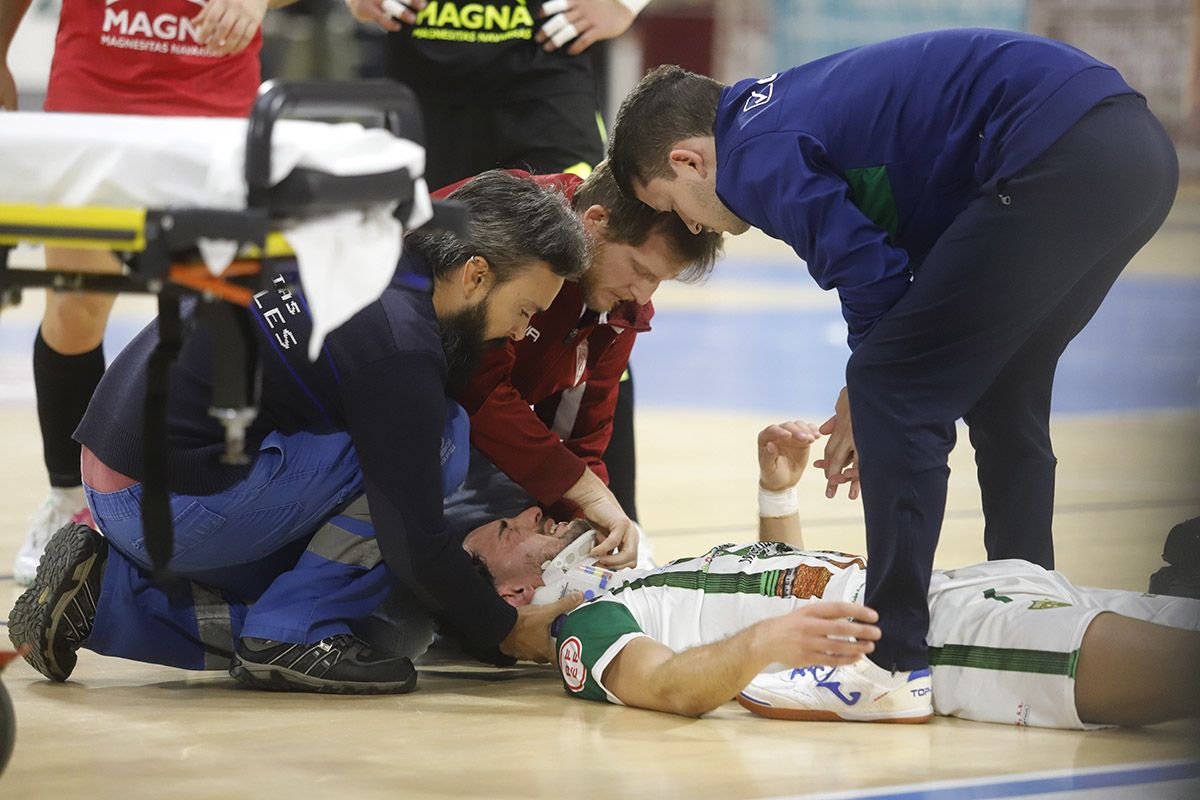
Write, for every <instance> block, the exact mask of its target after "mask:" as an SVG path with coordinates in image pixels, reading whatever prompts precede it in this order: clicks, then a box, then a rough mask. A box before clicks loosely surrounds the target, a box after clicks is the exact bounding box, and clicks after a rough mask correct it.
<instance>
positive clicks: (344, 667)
mask: <svg viewBox="0 0 1200 800" xmlns="http://www.w3.org/2000/svg"><path fill="white" fill-rule="evenodd" d="M229 674H230V675H232V676H233V677H234V678H237V680H238V681H239V682H241V683H244V684H245V685H247V686H253V687H254V688H256V689H271V690H274V691H280V692H327V693H331V694H403V693H404V692H411V691H412V690H413V689H415V688H416V687H417V671H416V670H415V669H414V668H413V664H412V661H410V660H409V659H407V658H403V657H392V658H374V657H373V653H372V652H371V648H370V647H369V646H368V645H367V643H366V642H364V641H363V640H362V639H359V638H358V637H357V636H352V635H351V634H348V633H339V634H338V635H336V636H329V637H326V638H324V639H322V640H321V641H319V642H315V643H313V644H291V643H290V642H276V641H272V640H270V639H252V638H249V637H245V638H243V639H242V640H241V642H240V644H239V646H238V653H237V658H235V659H234V662H233V666H232V667H230V669H229Z"/></svg>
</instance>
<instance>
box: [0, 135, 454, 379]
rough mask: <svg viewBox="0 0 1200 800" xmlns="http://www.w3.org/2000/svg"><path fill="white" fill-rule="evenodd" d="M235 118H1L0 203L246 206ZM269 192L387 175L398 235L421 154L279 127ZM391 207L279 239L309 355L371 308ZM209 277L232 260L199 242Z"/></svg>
mask: <svg viewBox="0 0 1200 800" xmlns="http://www.w3.org/2000/svg"><path fill="white" fill-rule="evenodd" d="M247 124H248V123H247V121H246V120H243V119H226V118H204V117H138V116H117V115H108V114H57V113H56V114H42V113H29V112H21V113H3V114H0V202H4V203H28V204H33V205H55V206H76V207H111V208H147V209H159V210H163V209H169V208H179V207H184V208H216V209H242V208H245V207H246V191H247V190H246V181H245V175H244V171H245V166H244V164H245V150H246V126H247ZM272 142H273V147H272V153H271V182H272V184H275V183H278V182H279V181H281V180H283V179H284V178H285V177H287V176H288V175H289V174H290V173H291V171H292V170H293V169H295V168H297V167H302V168H306V169H312V170H317V171H320V172H324V173H327V174H330V175H337V176H352V175H369V174H377V173H382V172H391V171H394V170H397V169H400V168H404V167H407V168H408V170H409V174H411V175H414V176H418V179H417V185H416V186H415V187H414V188H415V197H416V203H415V205H414V209H413V212H412V214H411V215H410V217H409V219H408V220H406V222H405V227H407V228H409V229H411V228H415V227H418V226H420V225H422V224H424V223H425V222H427V221H428V220H429V218H430V216H432V205H431V204H430V201H429V194H428V190H427V187H426V186H425V182H424V179H423V178H420V177H419V176H422V175H424V173H425V151H424V149H423V148H422V147H421V146H419V145H417V144H415V143H414V142H411V141H408V140H406V139H400V138H397V137H396V136H393V135H392V134H391V133H389V132H388V131H386V130H383V129H379V128H363V127H362V126H361V125H358V124H356V123H339V124H330V123H322V122H309V121H304V120H280V121H279V122H277V123H276V124H275V129H274V132H273V135H272ZM394 210H395V205H394V204H388V205H378V206H376V207H373V208H369V209H367V210H361V209H353V210H351V209H348V210H346V211H342V212H337V213H330V214H324V215H321V216H317V217H312V218H309V219H305V220H297V221H285V222H283V223H282V224H281V226H280V229H281V232H282V233H283V235H284V236H285V237H286V238H287V240H288V243H289V244H290V245H291V246H292V248H293V250H295V252H296V259H297V261H298V262H299V266H300V276H301V280H302V281H303V283H304V286H305V291H306V295H307V298H308V305H309V308H310V309H311V311H312V314H313V338H312V342H311V345H310V348H309V356H310V357H311V358H314V359H315V358H316V356H317V355H318V354H319V352H320V348H321V343H322V342H323V341H324V337H325V335H326V334H327V333H328V332H329V331H331V330H333V329H334V328H336V327H337V326H339V325H341V324H342V323H343V322H345V321H346V320H348V319H349V318H350V317H352V316H353V315H354V314H356V313H357V312H358V311H359V310H360V309H362V308H363V307H365V306H367V305H369V304H370V303H372V302H374V301H375V300H376V299H377V298H378V297H379V295H380V294H381V293H382V292H383V290H384V288H386V287H387V285H388V283H389V281H390V280H391V277H392V274H393V273H394V271H395V268H396V262H397V260H398V259H399V257H400V242H401V238H402V236H403V228H402V226H401V224H400V223H399V222H398V221H397V220H396V219H395V218H394V217H393V216H392V212H393V211H394ZM201 253H202V255H203V256H204V259H205V262H206V263H207V264H208V267H209V269H211V270H212V271H213V272H214V273H219V272H221V271H222V270H224V269H225V267H226V266H228V264H229V262H230V261H231V260H232V259H233V257H234V254H235V246H234V245H233V243H229V242H202V243H201Z"/></svg>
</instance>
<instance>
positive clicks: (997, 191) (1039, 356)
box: [609, 30, 1178, 713]
mask: <svg viewBox="0 0 1200 800" xmlns="http://www.w3.org/2000/svg"><path fill="white" fill-rule="evenodd" d="M609 161H610V163H611V164H612V167H613V172H614V174H615V176H616V178H617V180H618V183H619V184H620V185H621V187H622V190H623V191H626V192H628V193H631V194H634V195H636V196H637V197H638V198H639V199H640V200H642V201H643V202H645V203H647V204H648V205H650V206H653V207H655V208H657V209H659V210H673V211H675V212H676V213H677V214H678V215H679V216H680V217H681V218H682V219H683V221H684V222H685V223H686V224H688V225H689V227H691V228H692V230H693V231H697V232H698V231H700V230H702V229H705V228H709V229H714V230H724V231H729V232H732V233H741V232H743V231H745V230H746V229H747V228H748V227H750V226H754V227H757V228H759V229H761V230H762V231H763V232H765V233H767V234H768V235H770V236H772V237H775V238H778V239H781V240H783V241H785V242H787V243H788V244H789V245H791V246H792V248H793V249H794V250H795V251H796V253H797V255H799V256H800V257H801V258H802V259H804V260H805V262H806V263H807V265H808V269H809V272H810V273H811V274H812V276H813V278H814V279H815V280H816V281H817V283H818V284H819V285H820V286H821V287H822V288H824V289H837V291H838V296H839V298H840V300H841V303H842V310H843V316H844V317H845V319H846V322H847V325H848V327H849V344H850V347H851V349H852V350H853V351H854V353H853V355H852V356H851V358H850V360H849V362H848V364H847V368H846V382H847V389H846V390H844V391H843V392H842V396H841V397H840V398H839V400H838V403H837V405H836V414H835V416H834V417H833V418H831V419H830V420H829V421H828V422H826V423H825V425H824V426H822V432H823V433H825V434H829V435H830V439H829V442H828V444H827V446H826V449H825V457H824V459H823V460H822V461H818V462H817V465H818V466H821V467H824V469H825V472H826V476H827V478H828V480H829V486H828V489H827V492H826V493H827V495H828V496H830V497H832V496H833V495H834V494H835V493H836V491H837V486H838V485H840V484H842V483H849V484H850V496H851V497H852V498H854V497H856V496H857V494H858V483H859V480H860V479H861V483H862V492H863V502H864V512H865V516H866V522H867V545H868V555H869V557H870V561H871V571H870V573H869V574H870V578H869V580H868V584H867V594H866V597H865V600H866V603H867V604H868V605H870V606H873V607H874V608H875V609H876V610H877V611H878V612H879V613H880V627H881V628H882V629H883V638H882V640H881V641H880V642H879V643H878V646H877V647H876V649H875V651H874V652H873V653H872V655H871V656H870V659H871V661H873V662H874V664H876V665H879V666H882V667H884V668H886V669H888V670H901V671H903V674H904V675H906V676H908V675H909V673H910V672H911V671H919V670H921V669H923V668H924V667H925V666H927V665H928V664H929V660H928V656H927V654H926V650H925V645H924V637H925V633H926V630H927V628H928V608H927V604H926V590H927V588H928V583H929V575H930V570H931V568H932V561H933V553H934V550H935V548H936V545H937V539H938V534H939V532H940V528H941V521H942V514H943V512H944V507H945V496H946V480H947V476H948V474H949V470H948V468H947V466H946V462H947V457H948V454H949V451H950V449H951V447H952V446H953V444H954V438H955V429H954V425H955V422H956V421H957V420H958V419H965V420H966V421H967V423H968V425H969V426H970V430H971V441H972V444H973V445H974V446H975V450H976V461H977V464H978V467H979V481H980V488H981V490H982V495H983V507H984V515H985V517H986V520H987V525H986V529H985V532H984V538H985V543H986V545H987V549H988V555H989V557H990V558H1025V559H1027V560H1030V561H1034V562H1036V563H1039V564H1042V565H1043V566H1046V567H1051V566H1052V564H1053V548H1052V537H1051V533H1050V523H1051V517H1052V509H1053V493H1054V465H1055V459H1054V454H1053V451H1052V449H1051V446H1050V438H1049V413H1050V392H1051V388H1052V385H1053V378H1054V369H1055V366H1056V364H1057V361H1058V357H1059V355H1060V354H1061V353H1062V350H1063V349H1064V348H1065V347H1066V345H1067V343H1068V342H1069V341H1070V340H1071V338H1072V337H1073V336H1074V335H1075V334H1076V333H1078V332H1079V330H1080V329H1081V328H1082V327H1083V325H1084V324H1086V323H1087V321H1088V320H1089V319H1090V318H1091V316H1092V315H1093V314H1094V313H1095V310H1096V308H1097V306H1098V305H1099V303H1100V301H1101V300H1102V299H1103V298H1104V295H1105V294H1106V293H1107V291H1108V289H1109V287H1110V286H1111V285H1112V282H1113V281H1114V280H1115V279H1116V277H1117V275H1118V274H1119V273H1120V271H1121V269H1122V268H1123V267H1124V266H1125V264H1127V263H1128V261H1129V259H1130V258H1131V257H1132V256H1133V254H1134V253H1136V252H1137V250H1138V249H1139V248H1140V247H1141V246H1142V244H1144V243H1145V242H1146V241H1147V240H1148V239H1149V238H1150V236H1151V235H1153V233H1154V231H1155V230H1157V228H1158V226H1159V225H1160V224H1161V222H1162V220H1163V218H1164V217H1165V216H1166V213H1167V211H1168V210H1169V208H1170V206H1171V203H1172V201H1173V199H1174V193H1175V188H1176V186H1177V183H1178V165H1177V161H1176V157H1175V153H1174V148H1173V147H1172V145H1171V142H1170V140H1169V139H1168V138H1167V136H1166V134H1165V132H1164V131H1163V129H1162V126H1161V125H1160V124H1159V123H1158V121H1157V120H1156V119H1155V118H1154V116H1153V115H1152V114H1150V112H1149V111H1148V110H1147V109H1146V105H1145V101H1144V98H1142V97H1141V95H1139V94H1137V93H1136V92H1135V91H1134V90H1133V89H1132V88H1130V87H1129V85H1128V84H1127V83H1126V82H1125V81H1124V80H1123V79H1122V77H1121V75H1120V74H1119V73H1118V72H1117V71H1116V70H1115V69H1113V68H1112V67H1110V66H1108V65H1106V64H1103V63H1101V62H1100V61H1097V60H1096V59H1094V58H1092V57H1091V56H1089V55H1087V54H1086V53H1083V52H1081V51H1079V50H1076V49H1074V48H1072V47H1069V46H1067V45H1065V44H1062V43H1060V42H1055V41H1051V40H1048V39H1041V38H1038V37H1035V36H1030V35H1027V34H1022V33H1014V32H1010V31H991V30H947V31H935V32H930V33H922V34H917V35H914V36H908V37H904V38H901V39H895V40H892V41H887V42H882V43H880V44H876V45H871V46H867V47H862V48H858V49H855V50H849V51H847V52H844V53H839V54H836V55H832V56H829V57H827V58H823V59H820V60H817V61H814V62H812V63H809V64H805V65H802V66H799V67H795V68H794V69H791V70H787V71H785V72H780V73H776V74H774V75H770V76H767V77H764V78H758V79H754V78H751V79H747V80H744V81H740V82H738V83H736V84H734V85H733V86H730V87H724V86H721V85H720V84H718V83H717V82H715V81H712V80H710V79H708V78H704V77H702V76H697V75H692V74H690V73H687V72H685V71H683V70H681V69H679V68H678V67H662V68H659V69H657V70H654V71H652V72H651V73H650V74H648V75H647V76H646V77H645V78H644V79H643V80H642V82H641V83H639V85H638V86H637V87H636V88H635V89H634V91H633V92H632V93H631V94H630V95H629V97H628V98H626V100H625V101H624V103H623V104H622V107H621V110H620V112H619V114H618V117H617V124H616V126H615V130H614V132H613V137H612V141H611V144H610V153H609ZM851 412H853V414H851ZM851 416H853V429H851ZM805 679H806V678H805V677H804V676H800V677H799V678H798V680H805ZM807 679H808V680H812V677H811V676H809V677H808V678H807ZM905 679H907V678H905ZM801 694H802V693H801ZM930 713H931V712H930Z"/></svg>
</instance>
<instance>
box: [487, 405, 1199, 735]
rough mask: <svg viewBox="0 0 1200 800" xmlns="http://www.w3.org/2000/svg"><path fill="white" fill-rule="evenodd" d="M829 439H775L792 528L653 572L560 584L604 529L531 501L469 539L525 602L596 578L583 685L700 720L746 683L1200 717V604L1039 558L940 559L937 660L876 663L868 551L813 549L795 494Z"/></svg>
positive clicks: (905, 715) (767, 491) (873, 706)
mask: <svg viewBox="0 0 1200 800" xmlns="http://www.w3.org/2000/svg"><path fill="white" fill-rule="evenodd" d="M818 436H819V434H818V433H817V431H816V429H815V428H814V427H813V426H811V425H808V424H806V423H801V422H788V423H783V424H780V425H772V426H771V427H769V428H767V429H765V430H763V431H762V432H761V433H760V434H759V436H758V454H759V465H760V484H759V485H760V502H759V505H760V538H761V539H764V540H770V539H779V540H781V541H759V542H757V543H753V544H748V545H744V546H738V545H721V546H719V547H714V548H713V549H712V550H710V551H709V552H708V553H706V554H705V555H703V556H700V557H698V558H692V559H681V560H678V561H675V562H672V563H671V564H668V565H667V566H664V567H659V568H658V569H653V570H633V569H629V570H622V571H620V572H617V573H615V574H613V573H607V572H606V571H604V570H600V569H599V568H596V567H587V566H586V562H582V563H581V564H577V565H576V566H574V567H573V568H572V569H571V570H569V571H567V572H566V573H565V577H566V578H567V580H566V581H563V582H560V583H553V578H554V577H555V576H556V575H564V573H563V572H560V571H557V568H558V567H560V566H562V565H561V563H560V564H557V565H556V564H550V565H549V566H548V568H547V569H546V570H545V572H543V563H544V562H546V561H548V560H553V559H556V556H557V557H558V559H557V560H558V561H559V562H563V561H564V560H565V561H569V560H570V559H569V558H564V556H567V555H568V554H570V553H571V552H572V551H578V550H579V549H580V548H568V544H569V543H570V542H571V541H572V540H574V539H576V538H578V537H580V536H581V535H582V534H583V533H584V532H585V531H586V524H584V523H582V522H581V521H575V522H572V523H561V522H559V523H556V522H554V521H553V520H551V519H548V518H546V517H544V516H543V515H542V514H541V512H540V511H539V510H538V509H536V508H531V509H528V510H527V511H525V512H524V513H522V514H520V515H518V516H516V517H514V518H512V519H505V520H497V521H496V522H493V523H490V524H488V525H485V526H483V527H480V528H477V529H475V530H474V531H472V532H471V533H470V534H469V535H468V536H467V538H466V540H465V542H464V545H463V546H464V547H465V548H466V549H467V550H469V551H470V552H471V553H472V554H473V555H474V556H475V557H476V560H477V562H478V563H479V565H480V568H481V569H483V570H485V571H486V572H487V573H489V574H490V577H491V578H492V580H493V582H494V584H495V586H496V590H497V591H498V592H499V593H500V594H501V595H502V596H503V597H504V598H505V599H507V600H508V602H510V603H512V604H513V605H518V606H519V605H524V604H527V603H529V602H533V601H534V599H533V595H534V593H535V591H537V590H538V589H539V588H540V587H542V586H543V585H544V584H546V583H548V582H550V583H552V585H551V586H547V587H546V588H545V589H542V591H541V592H539V598H538V601H540V600H541V599H542V597H541V595H544V594H546V593H549V594H550V595H551V596H553V597H554V598H557V597H558V595H559V594H560V593H563V592H565V591H568V590H570V589H571V588H580V587H581V586H583V585H589V586H591V587H592V588H591V589H589V591H590V592H592V593H593V594H594V595H595V597H594V598H593V599H591V600H590V602H585V603H584V604H583V605H581V606H579V607H578V608H576V609H575V610H574V611H572V612H571V613H570V614H568V615H567V616H566V617H560V618H559V621H558V623H557V624H556V630H555V632H554V633H555V638H556V645H557V652H558V663H559V668H560V670H561V672H562V677H563V683H564V685H565V687H566V690H567V693H568V694H570V695H571V696H573V697H579V698H584V699H588V700H599V701H607V702H610V703H618V704H624V705H630V706H638V707H641V708H648V709H653V710H657V711H667V712H672V713H676V714H683V715H689V716H696V715H700V714H703V713H705V712H707V711H710V710H712V709H714V708H716V707H717V706H720V705H722V704H723V703H725V702H726V701H728V700H729V699H730V698H732V697H734V696H736V698H737V701H738V702H739V703H740V704H741V705H743V706H744V707H746V708H747V709H749V710H750V711H753V712H755V713H757V714H761V715H763V716H767V717H775V718H781V719H798V720H838V719H841V720H851V721H875V722H920V721H924V720H925V719H928V718H929V717H930V716H931V715H932V714H933V713H934V712H936V713H938V714H944V715H951V716H957V717H963V718H966V719H972V720H981V721H987V722H1001V723H1009V724H1014V723H1015V724H1017V725H1035V726H1042V727H1054V728H1087V727H1091V726H1094V725H1144V724H1151V723H1155V722H1162V721H1165V720H1168V719H1175V718H1181V717H1189V716H1200V693H1198V692H1197V691H1196V688H1195V676H1196V675H1197V674H1200V632H1197V630H1198V629H1200V601H1197V600H1190V599H1184V598H1176V597H1167V596H1155V595H1145V594H1139V593H1134V592H1122V591H1113V590H1106V589H1092V588H1086V587H1081V586H1074V585H1072V584H1071V583H1070V582H1068V581H1067V580H1066V579H1065V578H1064V577H1063V576H1062V575H1061V574H1059V573H1057V572H1049V571H1046V570H1044V569H1042V568H1041V567H1038V566H1036V565H1034V564H1030V563H1028V562H1024V561H1016V560H1008V561H993V562H990V563H986V564H978V565H975V566H971V567H965V568H963V569H955V570H947V571H935V573H934V576H933V580H932V582H931V584H930V589H929V606H930V613H931V618H932V625H931V627H930V631H929V637H928V644H929V659H930V664H931V665H932V666H931V669H930V670H925V671H920V672H918V673H914V674H911V675H909V674H905V675H904V676H903V679H902V680H899V681H898V680H896V679H895V678H893V677H892V676H891V675H890V674H889V673H887V672H886V671H884V670H882V669H880V668H879V667H876V666H875V665H874V664H872V663H871V661H870V660H869V659H866V658H863V657H862V656H863V655H864V654H865V653H868V652H870V651H871V649H872V647H873V644H872V640H873V639H877V638H878V636H879V629H878V628H876V627H875V626H873V625H871V624H870V623H871V622H873V621H875V620H876V619H877V615H876V613H875V612H874V611H873V610H871V609H868V608H866V607H865V606H862V605H859V604H858V603H857V602H856V601H857V600H858V599H859V598H860V597H861V595H862V592H863V585H864V581H865V576H866V572H865V570H866V564H865V561H864V559H863V558H861V557H858V556H852V555H846V554H843V553H835V552H827V551H809V550H803V549H801V546H800V545H801V540H800V521H799V516H798V514H797V507H798V505H797V503H796V501H795V495H794V492H793V491H792V490H793V488H794V486H795V484H796V482H797V481H798V480H799V478H800V475H801V473H802V471H803V469H804V466H805V464H806V462H807V460H808V458H809V446H810V445H811V443H812V442H813V441H815V440H816V439H817V438H818ZM783 542H791V544H785V543H783ZM564 548H567V549H566V550H564ZM544 576H545V577H544ZM1147 676H1153V677H1152V679H1147Z"/></svg>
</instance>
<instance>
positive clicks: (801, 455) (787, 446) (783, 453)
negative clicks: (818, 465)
mask: <svg viewBox="0 0 1200 800" xmlns="http://www.w3.org/2000/svg"><path fill="white" fill-rule="evenodd" d="M820 438H821V432H820V431H819V430H818V429H817V426H816V425H813V424H812V423H811V422H802V421H801V420H798V419H797V420H792V421H791V422H780V423H778V424H776V425H769V426H767V427H766V428H763V429H762V430H761V431H759V433H758V483H759V485H760V486H762V488H764V489H766V490H767V491H770V492H779V491H783V490H784V489H790V488H792V487H793V486H795V485H796V484H797V483H799V482H800V476H801V475H803V474H804V468H805V467H807V466H808V453H809V449H810V448H811V446H812V443H813V442H815V441H816V440H817V439H820Z"/></svg>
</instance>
